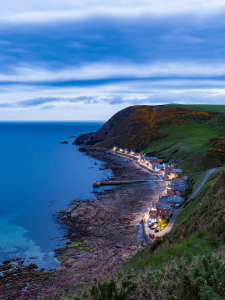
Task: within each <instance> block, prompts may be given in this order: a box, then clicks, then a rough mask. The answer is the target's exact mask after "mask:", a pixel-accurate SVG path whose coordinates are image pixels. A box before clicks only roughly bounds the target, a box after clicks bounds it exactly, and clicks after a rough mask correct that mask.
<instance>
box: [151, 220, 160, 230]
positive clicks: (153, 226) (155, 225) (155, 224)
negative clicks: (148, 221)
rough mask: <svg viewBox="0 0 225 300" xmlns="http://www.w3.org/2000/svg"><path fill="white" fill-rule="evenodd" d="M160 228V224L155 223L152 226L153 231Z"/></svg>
mask: <svg viewBox="0 0 225 300" xmlns="http://www.w3.org/2000/svg"><path fill="white" fill-rule="evenodd" d="M158 226H159V224H158V222H154V223H153V224H152V226H151V228H152V229H156V228H157V227H158Z"/></svg>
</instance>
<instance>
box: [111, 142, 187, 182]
mask: <svg viewBox="0 0 225 300" xmlns="http://www.w3.org/2000/svg"><path fill="white" fill-rule="evenodd" d="M113 150H114V151H118V152H121V153H123V154H129V155H132V156H136V157H138V162H139V163H140V164H142V165H144V166H146V167H148V168H149V169H151V170H153V171H161V172H162V175H163V176H164V177H169V178H175V177H177V176H179V175H181V174H182V170H181V169H177V168H176V167H175V166H176V165H177V164H179V163H180V160H179V159H170V161H169V162H168V163H165V162H163V159H161V158H158V157H150V156H146V154H144V153H137V152H135V151H134V150H128V149H127V148H125V149H122V148H118V147H116V146H114V147H113Z"/></svg>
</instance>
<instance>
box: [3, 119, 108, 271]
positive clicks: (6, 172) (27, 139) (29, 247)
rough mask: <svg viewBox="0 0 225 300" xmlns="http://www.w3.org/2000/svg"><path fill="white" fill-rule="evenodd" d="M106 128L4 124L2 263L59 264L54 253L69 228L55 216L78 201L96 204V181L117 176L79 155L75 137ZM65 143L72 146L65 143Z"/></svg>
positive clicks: (73, 124) (96, 124)
mask: <svg viewBox="0 0 225 300" xmlns="http://www.w3.org/2000/svg"><path fill="white" fill-rule="evenodd" d="M102 125H103V122H95V121H93V122H90V121H89V122H86V121H79V122H71V121H66V122H64V121H35V122H29V121H12V122H5V121H1V122H0V138H1V143H0V155H1V160H0V161H1V172H0V187H1V196H0V203H1V210H0V263H1V262H3V261H4V260H5V259H8V258H15V257H21V258H22V259H25V260H26V261H29V258H30V257H35V258H36V259H35V260H32V262H34V263H36V264H37V265H38V266H39V267H44V268H54V267H55V266H57V265H59V262H58V261H57V259H56V258H55V256H54V255H55V253H54V249H56V248H59V247H62V246H63V245H64V244H65V242H66V238H65V237H64V235H65V229H64V228H63V227H62V226H61V225H60V224H58V223H57V222H56V220H55V219H54V217H53V216H52V214H54V213H57V212H58V211H59V210H61V209H65V208H66V206H67V205H68V204H69V203H70V201H71V200H72V199H73V198H78V199H80V200H84V199H94V198H95V196H94V194H93V193H91V192H92V191H93V182H94V181H95V180H101V179H102V178H107V177H108V176H110V175H111V172H110V170H99V167H100V166H101V164H102V162H100V161H98V160H96V159H93V158H91V157H88V156H86V155H84V153H82V152H79V151H77V148H78V146H76V145H72V142H73V141H74V139H75V137H74V138H71V137H70V136H78V135H79V134H82V133H88V132H93V131H97V130H98V129H99V128H100V127H101V126H102ZM63 141H68V144H63V145H62V144H60V142H63ZM96 163H97V165H96ZM87 174H88V176H87Z"/></svg>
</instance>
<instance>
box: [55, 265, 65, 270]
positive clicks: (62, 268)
mask: <svg viewBox="0 0 225 300" xmlns="http://www.w3.org/2000/svg"><path fill="white" fill-rule="evenodd" d="M55 270H56V271H64V270H66V267H61V266H59V267H56V268H55Z"/></svg>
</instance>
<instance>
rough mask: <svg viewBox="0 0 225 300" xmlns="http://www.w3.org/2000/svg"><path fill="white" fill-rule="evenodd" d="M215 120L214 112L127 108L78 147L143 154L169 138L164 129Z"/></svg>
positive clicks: (79, 141)
mask: <svg viewBox="0 0 225 300" xmlns="http://www.w3.org/2000/svg"><path fill="white" fill-rule="evenodd" d="M214 117H215V113H214V112H209V111H208V112H206V111H195V110H189V109H183V108H180V107H169V106H166V105H160V106H148V105H137V106H130V107H128V108H125V109H123V110H121V111H119V112H118V113H116V114H115V115H114V116H112V117H111V118H110V119H109V120H108V121H107V122H106V123H105V124H104V125H103V126H102V127H101V128H100V129H99V130H98V131H97V132H95V133H88V134H83V135H80V136H78V137H77V138H76V140H75V141H74V144H75V145H81V144H85V145H97V146H101V147H106V148H111V147H113V146H118V147H129V148H130V149H134V150H137V151H138V150H140V149H143V148H145V147H147V146H148V144H149V143H150V142H151V141H154V140H157V139H159V138H162V137H165V136H166V134H164V133H160V132H159V131H160V129H162V128H163V127H166V126H168V125H170V124H182V123H185V122H188V121H190V120H194V121H196V122H200V123H204V122H206V121H208V120H209V119H212V118H214Z"/></svg>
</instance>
